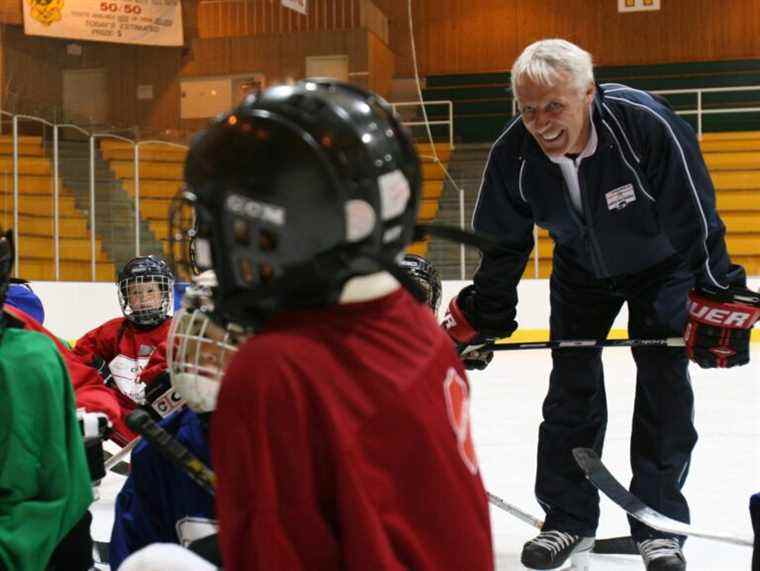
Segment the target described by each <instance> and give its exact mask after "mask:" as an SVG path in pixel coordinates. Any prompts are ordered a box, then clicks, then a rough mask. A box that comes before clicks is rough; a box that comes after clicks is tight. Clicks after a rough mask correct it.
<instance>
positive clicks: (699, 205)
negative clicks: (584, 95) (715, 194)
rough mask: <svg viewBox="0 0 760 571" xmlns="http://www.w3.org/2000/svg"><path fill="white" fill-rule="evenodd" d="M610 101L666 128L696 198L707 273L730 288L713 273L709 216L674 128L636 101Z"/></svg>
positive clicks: (721, 285)
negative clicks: (709, 246) (634, 110)
mask: <svg viewBox="0 0 760 571" xmlns="http://www.w3.org/2000/svg"><path fill="white" fill-rule="evenodd" d="M633 91H636V90H633ZM608 99H611V100H614V101H618V102H620V103H623V104H625V105H630V106H632V107H636V108H638V109H641V110H643V111H646V112H647V113H649V114H651V115H653V116H654V117H655V118H656V119H657V120H658V121H659V122H660V123H662V124H663V125H664V126H665V129H666V131H667V132H668V135H669V136H670V138H671V140H672V141H673V144H674V146H675V148H676V149H677V150H678V154H679V156H680V157H681V162H682V163H683V168H684V172H685V173H686V179H687V181H688V183H689V188H690V189H691V194H692V196H693V198H694V203H695V205H696V208H697V212H698V214H699V218H700V221H701V222H702V247H703V248H704V250H705V255H706V260H705V273H706V275H707V276H708V277H709V278H710V280H711V281H712V282H713V283H714V284H715V285H716V286H717V287H719V288H722V289H726V288H728V286H727V285H724V284H721V283H720V282H718V280H717V279H716V278H715V276H714V275H713V273H712V269H711V268H710V250H709V248H708V247H707V233H708V225H707V216H706V215H705V211H704V209H703V208H702V202H701V201H700V200H699V193H698V192H697V187H696V185H695V184H694V178H693V177H692V175H691V169H689V164H688V162H687V161H686V154H685V153H684V151H683V147H682V146H681V143H680V142H679V141H678V138H677V137H676V135H675V133H674V132H673V128H672V127H671V126H670V123H669V122H668V121H667V119H665V118H664V117H663V116H662V115H660V114H659V113H657V111H655V110H654V109H650V108H649V107H647V106H645V105H642V104H640V103H636V102H634V101H628V100H627V99H622V98H620V97H608Z"/></svg>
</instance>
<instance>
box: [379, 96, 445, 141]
mask: <svg viewBox="0 0 760 571" xmlns="http://www.w3.org/2000/svg"><path fill="white" fill-rule="evenodd" d="M422 105H425V107H426V108H427V107H429V106H434V107H435V106H438V107H441V106H445V107H446V110H447V114H448V118H447V119H441V120H435V121H427V122H425V121H418V120H416V119H415V120H411V121H409V120H406V119H404V118H403V114H402V113H400V112H399V109H406V108H414V107H422ZM391 107H393V110H394V111H395V112H396V113H398V114H399V116H400V117H401V118H402V121H401V122H402V123H403V124H404V125H406V126H407V127H424V126H425V125H431V126H432V125H446V126H447V127H448V135H449V148H450V149H453V148H454V103H453V102H452V101H425V102H420V101H402V102H400V103H391ZM415 116H416V112H415Z"/></svg>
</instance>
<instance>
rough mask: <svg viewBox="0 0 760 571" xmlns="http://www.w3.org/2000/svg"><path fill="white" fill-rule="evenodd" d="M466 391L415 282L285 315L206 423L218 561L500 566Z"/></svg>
mask: <svg viewBox="0 0 760 571" xmlns="http://www.w3.org/2000/svg"><path fill="white" fill-rule="evenodd" d="M468 394H469V393H468V384H467V381H466V377H465V373H464V371H463V369H462V367H461V364H460V361H459V358H458V357H457V355H456V354H455V352H454V348H453V346H452V343H451V340H450V339H449V338H448V337H447V336H446V334H445V333H443V331H442V330H441V329H440V328H439V327H438V325H437V324H436V323H435V320H434V318H433V315H432V312H431V311H430V310H429V309H428V308H427V307H425V306H422V305H421V304H419V303H417V302H415V301H414V300H413V299H412V298H411V296H410V295H409V294H408V293H407V292H406V291H405V290H398V291H396V292H394V293H392V294H390V295H387V296H385V297H382V298H380V299H376V300H373V301H369V302H361V303H351V304H346V305H338V306H334V307H331V308H329V309H325V310H310V311H300V312H293V313H284V314H281V315H279V316H278V317H276V318H275V319H274V320H273V321H272V322H270V323H269V324H268V325H267V327H266V329H265V330H264V331H263V332H262V333H260V334H258V335H255V336H253V337H252V338H251V339H250V340H249V341H248V342H246V343H245V344H244V345H243V346H242V347H241V348H240V350H239V351H238V354H237V355H236V356H235V358H234V359H233V361H232V362H231V363H230V366H229V368H228V370H227V373H226V375H225V378H224V380H223V382H222V387H221V391H220V395H219V401H218V405H217V409H216V411H215V412H214V416H213V420H212V429H211V437H212V446H211V450H212V456H213V465H214V469H215V470H216V472H217V476H218V479H219V486H218V492H217V497H216V500H217V510H218V516H219V522H220V545H221V550H222V559H223V561H224V568H225V569H227V570H232V571H237V570H246V571H254V570H272V569H288V570H289V571H297V570H304V571H306V570H308V571H328V570H330V571H333V570H335V569H342V570H348V571H350V570H357V571H359V570H361V571H367V570H369V569H378V570H379V569H382V570H383V571H387V570H401V569H414V570H415V571H425V570H430V571H449V570H450V571H463V570H467V571H481V570H491V569H493V553H492V546H491V535H490V523H489V518H488V505H487V499H486V495H485V490H484V488H483V484H482V481H481V479H480V474H479V471H478V463H477V459H476V457H475V452H474V449H473V446H472V439H471V435H470V423H469V413H468V404H469V398H468Z"/></svg>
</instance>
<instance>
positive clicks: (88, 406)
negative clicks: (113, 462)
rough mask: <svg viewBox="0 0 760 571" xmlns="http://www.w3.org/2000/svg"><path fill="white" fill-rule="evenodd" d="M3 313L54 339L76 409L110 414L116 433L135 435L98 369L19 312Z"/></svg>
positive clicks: (9, 311)
mask: <svg viewBox="0 0 760 571" xmlns="http://www.w3.org/2000/svg"><path fill="white" fill-rule="evenodd" d="M3 311H5V312H6V313H8V314H9V315H11V316H12V317H14V318H15V319H17V320H18V321H21V322H22V323H23V324H24V329H30V330H32V331H39V332H40V333H42V334H44V335H46V336H47V337H49V338H50V339H52V340H53V342H54V343H55V346H56V348H57V349H58V352H59V353H60V354H61V357H62V358H63V361H64V363H66V369H68V372H69V377H70V378H71V384H72V385H73V386H74V394H75V395H76V402H77V408H84V409H85V410H86V411H88V412H103V413H105V414H107V415H108V418H109V419H110V420H111V422H112V423H113V425H114V429H115V430H116V431H117V433H124V434H132V432H131V431H130V430H129V429H128V428H127V426H126V424H125V423H124V421H123V419H122V416H121V415H122V411H121V407H120V406H119V402H118V401H117V399H116V396H115V395H114V393H113V392H112V391H111V390H110V389H109V388H108V387H106V386H105V385H104V384H103V379H102V378H101V376H100V374H99V373H98V371H97V370H96V369H93V368H92V367H90V366H88V365H86V364H85V363H83V362H82V361H81V360H80V359H79V358H78V357H77V356H76V355H74V353H73V352H72V351H71V350H70V349H69V348H68V347H66V345H64V344H63V343H61V340H60V339H58V337H56V336H55V335H54V334H53V333H51V332H50V331H49V330H48V329H46V328H45V327H43V326H42V325H40V324H39V322H38V321H36V320H35V319H33V318H32V317H31V316H29V315H27V314H26V313H24V312H23V311H21V310H20V309H18V308H15V307H11V306H9V305H5V306H3Z"/></svg>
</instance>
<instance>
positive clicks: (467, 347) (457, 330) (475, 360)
mask: <svg viewBox="0 0 760 571" xmlns="http://www.w3.org/2000/svg"><path fill="white" fill-rule="evenodd" d="M474 294H475V290H474V288H473V287H472V286H468V287H466V288H465V289H463V290H462V291H461V292H460V293H459V295H458V296H457V297H455V298H454V299H452V300H451V302H450V303H449V307H448V309H447V310H446V315H445V317H444V318H443V322H442V323H441V326H442V327H443V328H444V330H445V331H446V333H447V334H448V335H449V337H451V339H452V341H454V344H455V345H456V348H457V353H459V356H460V357H461V358H462V363H463V364H464V367H465V369H468V370H472V369H478V370H483V369H485V368H486V366H487V365H488V363H490V362H491V359H493V351H488V350H483V349H482V347H484V346H487V345H491V344H492V343H493V342H494V341H495V340H496V339H497V337H496V336H491V335H487V334H483V333H481V332H479V331H478V330H477V329H476V328H475V326H474V325H473V324H472V321H471V320H470V318H468V315H467V310H466V309H465V306H470V307H471V306H472V300H473V296H474ZM511 333H512V331H508V332H505V334H504V335H502V336H504V337H507V336H509V335H510V334H511Z"/></svg>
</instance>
